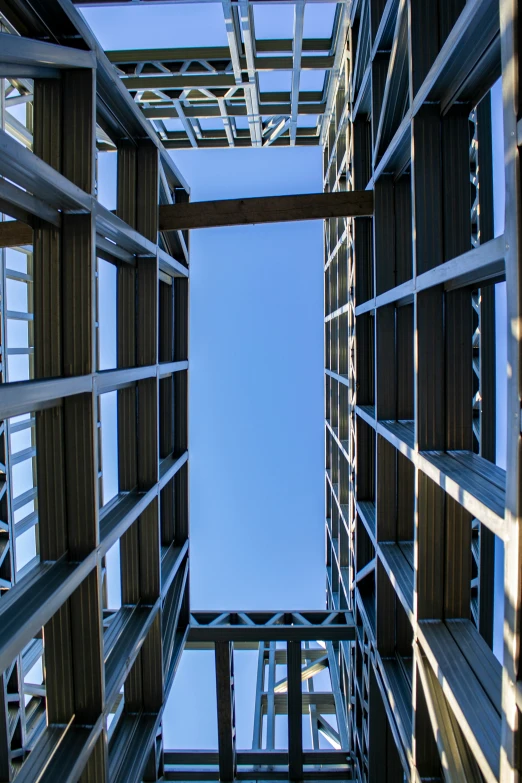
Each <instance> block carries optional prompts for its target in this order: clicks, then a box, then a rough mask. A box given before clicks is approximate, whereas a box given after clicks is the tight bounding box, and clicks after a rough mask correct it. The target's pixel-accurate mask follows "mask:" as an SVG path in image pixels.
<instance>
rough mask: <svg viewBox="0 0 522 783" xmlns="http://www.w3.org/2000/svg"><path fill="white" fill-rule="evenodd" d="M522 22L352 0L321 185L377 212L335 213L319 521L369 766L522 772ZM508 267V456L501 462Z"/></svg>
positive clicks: (446, 775)
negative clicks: (497, 165) (497, 199)
mask: <svg viewBox="0 0 522 783" xmlns="http://www.w3.org/2000/svg"><path fill="white" fill-rule="evenodd" d="M520 25H521V20H520V15H519V8H518V3H516V2H512V1H511V0H501V2H500V3H498V2H496V0H473V1H472V2H463V1H462V2H459V1H457V2H454V1H453V0H443V1H442V2H440V3H438V4H437V3H425V2H423V0H395V1H394V0H389V1H388V2H385V0H382V2H381V1H380V0H367V1H366V2H365V1H364V0H361V1H360V2H354V3H352V5H351V8H350V18H349V27H350V33H349V36H348V40H347V42H346V56H345V59H344V65H343V68H344V72H343V73H344V78H343V79H342V83H341V84H340V85H339V89H338V91H337V96H336V100H335V101H334V103H335V116H334V117H332V119H331V123H330V128H329V133H328V139H327V143H326V144H325V147H324V177H325V179H324V187H325V190H326V191H328V192H333V191H342V190H362V189H365V188H366V189H372V190H373V193H374V216H373V219H372V218H364V217H359V218H355V219H349V220H342V219H341V220H339V219H336V220H329V221H326V223H325V345H326V351H325V355H326V370H325V387H326V516H327V601H328V606H329V607H331V608H332V609H335V610H338V611H339V610H343V609H346V610H349V611H351V612H352V613H353V616H354V622H355V625H356V628H357V639H356V643H355V644H353V645H352V646H351V647H350V649H349V650H346V648H345V647H342V648H341V655H342V658H341V682H342V683H343V685H344V688H345V693H346V696H347V699H348V700H349V704H350V707H349V718H348V720H349V732H350V737H351V740H352V744H351V751H352V754H353V761H354V764H355V768H356V772H355V776H356V778H357V779H358V780H363V781H366V780H367V781H390V782H391V781H403V779H407V780H411V781H420V780H428V779H429V780H459V781H460V780H466V781H472V780H477V781H482V780H488V781H496V780H502V781H515V780H519V779H520V773H521V765H520V757H519V755H518V750H517V748H518V746H519V743H520V737H519V731H520V729H519V725H520V716H519V708H520V706H522V701H521V699H520V693H521V692H522V691H521V689H520V683H519V682H518V670H519V654H520V643H519V633H520V630H519V628H520V625H519V616H520V615H519V613H520V573H521V572H520V562H519V546H520V545H519V525H520V519H519V518H520V490H519V487H520V460H519V444H520V421H519V416H520V386H519V384H520V374H519V350H520V344H519V330H518V327H517V328H514V327H513V324H515V323H517V324H518V320H519V317H520V302H519V283H518V269H519V261H520V248H519V245H518V241H519V231H520V197H521V193H520V179H519V176H520V174H519V149H518V146H517V143H518V144H520V142H521V135H520V127H519V126H517V123H518V121H519V117H520V114H519V112H520V107H519V105H518V95H517V92H516V89H518V88H515V85H518V84H519V81H520V75H521V74H520V63H519V55H518V49H517V45H518V37H517V35H518V36H519V35H520V29H521V27H520ZM500 76H502V91H503V100H504V116H503V126H504V131H503V133H504V139H503V143H504V155H505V161H506V169H505V178H506V184H505V190H506V211H505V228H504V233H503V234H501V235H500V236H496V237H495V235H494V221H493V200H494V182H493V178H494V175H498V174H499V172H498V170H497V172H494V171H493V166H492V116H491V88H492V87H493V85H494V84H495V82H496V81H497V79H498V78H499V77H500ZM494 119H495V122H496V123H497V125H498V124H501V119H500V118H499V117H496V118H494ZM517 131H518V137H517ZM517 138H518V142H517ZM500 189H502V185H500ZM502 280H506V282H507V297H508V304H507V323H506V327H505V328H506V331H507V332H508V367H509V369H508V379H507V388H508V398H507V400H506V403H507V406H508V415H507V428H508V432H507V470H503V469H501V468H500V467H498V466H497V465H496V464H495V459H496V448H495V441H496V421H495V418H496V402H495V383H496V366H495V364H496V357H495V285H494V284H495V283H497V282H499V281H502ZM498 372H500V373H503V372H504V371H503V370H499V371H498ZM502 434H503V433H502ZM495 540H497V547H498V546H499V545H500V546H502V542H503V544H504V548H505V558H504V561H505V565H504V569H505V574H504V594H505V606H502V605H501V604H500V605H499V601H498V599H497V601H496V602H495V595H494V589H495V587H494V585H495V569H496V566H495ZM497 568H498V566H497ZM497 581H498V579H497ZM495 613H496V614H497V615H500V616H501V617H502V616H503V630H502V632H503V637H504V638H503V642H504V650H503V655H504V665H503V666H502V665H501V664H500V663H499V661H498V660H497V658H496V657H495V655H494V654H493V651H492V646H493V620H494V614H495Z"/></svg>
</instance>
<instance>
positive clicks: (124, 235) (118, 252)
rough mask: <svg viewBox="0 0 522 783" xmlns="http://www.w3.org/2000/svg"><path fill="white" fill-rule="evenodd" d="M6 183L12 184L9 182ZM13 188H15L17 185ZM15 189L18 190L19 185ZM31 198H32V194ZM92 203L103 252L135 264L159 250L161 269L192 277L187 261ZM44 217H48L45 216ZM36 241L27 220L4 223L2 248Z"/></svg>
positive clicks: (1, 226)
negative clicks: (176, 256) (139, 259)
mask: <svg viewBox="0 0 522 783" xmlns="http://www.w3.org/2000/svg"><path fill="white" fill-rule="evenodd" d="M5 184H8V185H9V183H5ZM11 187H12V188H14V186H11ZM15 190H18V188H16V189H15ZM20 193H21V194H23V195H24V196H26V197H27V196H29V194H27V193H25V192H24V191H20ZM29 198H32V197H30V196H29ZM91 206H92V207H93V210H94V213H95V217H96V231H97V233H96V246H97V248H98V250H99V251H100V252H103V253H104V254H105V255H109V256H113V257H114V258H117V259H119V260H120V261H124V262H125V263H130V264H134V262H135V256H136V255H140V256H147V255H150V256H155V255H156V252H157V253H158V255H159V264H160V269H161V270H162V271H163V272H166V273H167V274H168V275H172V276H173V277H187V276H188V270H187V268H186V267H184V266H183V264H180V262H179V261H177V260H176V259H175V258H172V256H169V254H168V253H166V252H165V251H164V250H162V249H161V248H157V247H156V245H155V244H154V243H153V242H150V241H149V240H148V239H145V237H143V236H141V234H138V232H137V231H135V230H134V229H133V228H131V227H130V226H128V225H127V224H126V223H124V222H123V220H120V218H119V217H117V216H116V215H115V214H114V213H112V212H110V211H109V210H108V209H106V208H105V207H104V206H103V205H101V204H99V203H97V202H95V201H93V202H92V204H91ZM56 214H57V216H58V222H59V221H60V220H61V217H60V215H59V213H56ZM41 217H42V218H44V216H43V215H41ZM44 219H45V218H44ZM33 241H34V233H33V229H32V227H31V226H30V225H28V224H27V223H23V222H22V221H20V220H9V221H6V222H4V223H0V248H2V247H19V246H24V245H32V244H33Z"/></svg>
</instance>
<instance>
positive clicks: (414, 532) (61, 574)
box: [0, 0, 522, 783]
mask: <svg viewBox="0 0 522 783" xmlns="http://www.w3.org/2000/svg"><path fill="white" fill-rule="evenodd" d="M138 1H139V0H138ZM110 2H114V0H110ZM98 3H99V4H103V0H101V3H100V0H98ZM266 3H267V0H265V4H266ZM222 5H223V13H224V24H225V26H226V30H227V35H228V42H229V46H228V47H221V48H206V49H197V50H194V49H183V50H180V49H175V50H172V49H169V50H140V51H123V52H109V53H107V54H106V53H104V52H103V51H102V50H101V48H100V46H99V44H98V43H97V41H96V39H95V38H94V35H93V34H92V32H91V31H90V29H89V28H88V26H87V24H86V23H85V21H84V19H83V17H82V16H81V14H80V13H79V12H78V11H77V9H76V8H75V7H74V5H73V4H72V3H71V2H70V0H33V1H32V2H28V1H27V0H0V212H1V213H2V221H1V222H0V254H1V261H2V264H1V270H2V275H1V278H0V281H1V282H0V286H1V289H0V315H1V319H0V346H1V364H0V373H1V379H0V380H1V385H0V422H1V424H0V678H1V687H0V701H1V709H0V780H1V781H5V782H6V783H8V782H10V781H12V780H14V779H15V778H16V780H20V781H28V782H29V781H41V782H43V781H49V783H51V782H54V781H58V780H59V781H60V782H61V781H67V782H68V783H76V781H82V783H87V781H93V783H94V781H96V783H100V782H101V783H103V781H111V783H112V781H118V782H120V781H121V783H129V782H130V783H133V782H134V783H139V782H140V781H159V780H184V781H187V780H194V781H195V780H197V781H202V780H222V781H233V780H293V781H301V780H321V781H328V780H345V781H352V780H353V781H358V782H360V783H363V782H367V783H370V782H372V783H373V782H374V783H382V782H387V783H403V781H404V780H408V781H411V782H412V783H420V781H428V780H430V781H437V780H440V781H442V780H445V781H449V780H451V781H477V782H479V781H487V782H488V783H492V782H493V781H499V782H501V783H515V782H516V781H520V780H521V777H522V763H521V761H520V742H521V741H522V738H521V737H520V724H521V720H520V714H519V711H520V709H522V685H521V684H520V683H521V681H520V680H519V669H520V602H521V594H522V580H521V568H520V545H521V542H520V536H519V530H520V513H521V511H520V503H521V498H520V489H519V488H520V486H521V485H522V482H521V476H520V457H519V452H520V433H521V424H520V400H521V396H522V395H521V392H522V390H521V389H520V383H521V377H522V374H521V370H520V367H521V364H520V322H521V305H520V293H519V292H520V284H519V279H518V270H519V264H520V254H521V250H520V246H519V237H520V227H521V198H522V193H521V186H520V161H519V144H522V116H521V113H522V109H521V108H520V106H519V92H520V84H522V73H521V65H520V59H519V53H518V42H519V40H520V36H521V35H522V18H521V16H520V11H519V7H518V2H517V0H500V2H499V0H467V2H466V0H438V2H433V3H427V2H425V0H353V2H339V3H337V10H336V15H335V21H334V28H333V31H332V37H331V38H330V39H328V40H316V39H307V38H305V37H304V36H303V20H304V13H305V0H303V2H297V3H296V4H295V7H294V35H293V38H292V39H291V40H286V39H281V40H277V41H274V40H263V39H258V38H256V35H255V32H254V10H253V8H254V6H253V3H251V2H250V0H227V1H226V2H223V4H222ZM115 66H116V67H115ZM306 68H315V69H320V70H325V71H326V72H327V76H326V80H325V83H324V87H323V90H322V91H321V92H319V93H317V94H315V93H306V92H305V93H303V92H302V91H300V73H301V72H302V70H303V69H306ZM263 69H268V70H274V71H277V70H278V69H279V70H284V69H288V70H289V71H290V72H291V90H290V92H288V93H274V94H271V93H268V94H267V93H263V92H262V91H260V90H259V72H260V71H261V70H263ZM500 76H501V77H502V92H503V107H504V108H503V118H502V121H503V145H504V146H503V149H504V162H505V194H506V198H505V225H504V231H503V233H502V234H500V235H498V236H495V231H494V202H495V187H494V179H495V177H496V176H497V172H496V171H495V170H494V166H493V148H492V144H493V142H492V139H493V126H494V124H495V122H497V124H498V122H499V118H496V117H494V116H492V110H491V106H492V104H491V90H492V88H493V86H494V84H495V83H496V81H497V80H498V78H499V77H500ZM15 109H16V111H15ZM20 111H23V112H25V114H24V117H25V119H24V120H23V121H22V120H21V119H20V116H21V115H20V114H19V113H17V112H20ZM306 114H317V115H318V117H319V119H318V122H317V124H316V125H315V126H314V127H313V128H303V127H301V126H300V125H299V121H298V118H299V116H301V115H306ZM213 117H215V118H218V119H219V122H220V123H221V126H220V127H219V128H218V127H217V125H216V127H215V129H214V130H212V129H208V130H206V129H204V128H203V127H202V125H201V123H200V120H202V119H208V118H213ZM237 117H245V118H247V120H248V128H239V127H238V124H237V123H236V118H237ZM169 119H176V120H179V121H180V122H181V123H182V125H183V130H168V128H167V125H166V124H165V123H166V121H167V120H169ZM271 144H274V145H289V146H292V145H294V144H322V145H323V149H324V191H325V194H326V195H323V194H311V195H308V196H299V197H291V196H289V197H283V198H281V197H279V198H274V199H268V200H265V199H252V200H241V201H239V202H223V203H221V204H220V203H219V202H208V203H206V204H201V205H199V206H196V205H194V204H190V203H189V190H188V186H187V185H186V183H185V182H184V181H183V179H182V177H181V175H180V174H179V172H178V171H177V170H176V168H175V166H174V165H173V164H172V161H171V159H170V157H169V155H168V153H167V152H166V148H168V147H183V146H194V147H209V146H250V145H252V146H268V145H271ZM109 150H112V151H113V152H114V154H115V155H117V163H118V165H117V205H116V210H115V211H114V212H111V211H110V210H109V209H107V208H105V207H104V206H103V205H102V204H101V203H100V201H99V200H98V177H97V167H98V153H102V152H104V151H109ZM254 202H255V203H254ZM285 212H286V215H285ZM312 217H325V218H326V219H325V223H324V235H325V264H324V272H325V404H326V412H325V419H326V423H325V435H326V449H325V451H326V455H325V456H326V477H325V485H326V574H327V580H326V609H325V610H324V611H314V612H310V611H306V610H303V611H301V612H296V611H284V610H282V611H277V612H276V611H274V612H252V611H248V610H247V611H241V610H238V609H235V610H226V611H223V612H192V613H191V608H190V602H189V592H188V546H189V525H188V511H189V509H188V461H187V460H188V431H187V375H188V278H189V251H188V247H189V234H188V229H189V228H197V227H204V226H209V225H229V224H234V223H237V224H240V223H244V222H256V221H259V222H269V221H270V220H281V219H286V220H288V219H291V220H297V219H305V218H312ZM102 262H103V263H108V264H109V265H110V267H111V269H113V270H114V274H115V279H116V319H117V329H116V334H117V339H116V362H115V367H114V368H112V369H101V361H100V343H101V340H100V322H101V318H102V316H103V313H100V307H99V299H100V297H99V275H100V271H101V263H102ZM504 280H505V281H506V283H507V319H506V321H507V322H506V324H505V330H506V332H507V351H508V353H507V361H508V368H507V372H506V374H507V400H506V406H507V433H506V435H507V460H506V461H507V469H506V470H503V469H502V468H500V467H499V466H497V465H496V464H495V459H496V441H497V439H498V438H499V435H500V433H499V432H498V429H497V424H496V420H495V419H496V410H497V408H498V400H496V379H497V377H498V375H499V373H501V374H503V370H502V369H497V357H496V335H497V333H498V319H497V317H496V313H495V284H496V283H498V282H501V281H504ZM21 335H22V336H23V337H22V336H21ZM15 368H16V372H18V373H19V372H20V368H22V370H23V373H22V374H23V377H24V380H14V378H15V377H17V376H16V373H15ZM107 393H115V394H116V395H117V422H116V423H117V454H118V457H117V474H118V476H117V487H118V490H117V492H116V495H115V496H114V497H113V498H112V499H110V500H108V501H106V499H105V494H106V493H105V486H104V479H105V480H106V478H107V474H106V472H105V473H104V469H103V468H104V466H103V464H102V453H103V442H104V432H105V431H106V428H107V427H108V425H109V422H108V421H107V418H106V416H104V413H103V399H104V398H103V395H104V394H107ZM104 428H105V429H104ZM21 465H23V466H24V471H25V472H24V476H25V477H26V479H25V481H26V483H25V484H24V486H23V487H21V489H20V486H21V485H20V482H19V481H18V479H17V475H18V471H19V467H20V466H21ZM24 536H29V538H30V540H31V546H32V547H33V548H32V549H30V555H29V556H25V555H24V556H23V555H22V550H23V548H22V547H21V545H20V542H21V541H22V540H25V539H22V537H24ZM502 545H503V552H504V569H503V582H504V599H505V604H504V606H499V602H498V600H497V601H495V589H496V587H495V585H496V583H498V578H497V579H495V574H496V570H497V568H498V564H496V562H497V561H498V558H496V557H495V552H496V551H497V552H498V551H500V548H501V547H502ZM114 547H119V553H120V573H119V583H120V585H121V605H120V606H118V607H115V606H114V605H113V604H112V603H111V601H110V599H109V595H108V592H109V591H108V571H109V570H110V568H111V565H110V556H111V555H110V553H111V552H112V551H113V548H114ZM26 548H27V547H26ZM495 617H500V618H501V620H503V645H504V651H503V664H501V663H499V661H498V660H497V658H496V656H495V655H494V654H493V651H492V647H493V641H494V638H493V636H494V635H493V629H494V620H495ZM184 649H189V650H190V649H200V650H213V651H214V659H215V673H216V695H217V726H218V747H217V748H216V749H214V750H208V751H195V750H190V749H187V750H169V749H164V747H163V733H162V712H163V707H164V704H165V701H166V699H167V697H168V694H169V692H170V690H171V686H172V683H173V680H174V676H175V673H176V669H177V666H178V663H179V660H180V657H181V654H182V651H183V650H184ZM242 649H249V650H256V651H257V652H258V667H257V682H256V697H255V705H254V727H253V742H252V748H251V749H248V750H245V749H241V748H238V747H237V743H236V715H235V678H234V651H235V650H242ZM278 667H282V669H278ZM281 671H282V672H283V673H281ZM325 673H326V674H328V682H329V686H328V689H326V690H325V689H324V687H323V686H316V684H315V683H316V682H317V681H318V680H319V679H320V676H321V675H322V674H325ZM315 678H317V680H316V679H315ZM279 716H285V717H284V720H285V721H286V727H287V731H288V742H287V746H286V747H284V748H277V742H276V729H275V726H276V719H277V717H279ZM303 720H305V721H307V724H306V725H307V726H308V727H309V730H310V737H311V742H312V747H311V748H306V747H305V741H304V734H303V725H304V723H303Z"/></svg>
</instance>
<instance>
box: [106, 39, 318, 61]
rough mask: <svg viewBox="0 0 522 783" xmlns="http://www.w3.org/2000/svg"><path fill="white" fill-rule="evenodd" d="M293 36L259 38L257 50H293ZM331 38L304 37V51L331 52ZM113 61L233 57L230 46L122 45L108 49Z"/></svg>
mask: <svg viewBox="0 0 522 783" xmlns="http://www.w3.org/2000/svg"><path fill="white" fill-rule="evenodd" d="M292 44H293V40H292V39H291V38H282V39H281V40H279V39H261V40H259V41H256V51H257V52H263V54H270V53H276V52H277V53H278V52H289V53H291V52H292ZM330 49H331V41H330V39H329V38H304V39H303V51H304V52H329V51H330ZM105 54H106V55H107V57H108V58H109V60H110V61H111V63H115V64H118V65H122V64H125V63H136V64H137V63H151V62H185V61H186V60H229V59H230V49H229V48H228V46H190V47H189V46H187V47H183V48H180V47H178V48H169V49H118V50H112V51H106V52H105Z"/></svg>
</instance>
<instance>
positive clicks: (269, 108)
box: [79, 0, 347, 149]
mask: <svg viewBox="0 0 522 783" xmlns="http://www.w3.org/2000/svg"><path fill="white" fill-rule="evenodd" d="M109 1H110V3H111V4H113V3H114V0H109ZM138 1H139V0H138ZM307 1H308V2H311V1H315V0H299V2H297V3H296V5H295V10H294V30H293V37H292V38H291V39H281V40H279V39H273V40H267V39H258V38H257V37H256V34H255V27H254V10H253V9H254V3H253V2H252V0H224V2H223V3H222V6H223V23H224V25H225V27H226V31H227V37H228V47H227V46H225V47H223V46H216V47H203V48H181V49H150V50H147V49H140V50H123V51H110V52H107V55H108V57H109V59H110V61H111V62H112V63H114V65H115V66H116V68H117V69H118V72H119V74H120V76H121V79H122V82H123V84H124V85H125V86H126V87H127V88H128V90H129V91H130V93H131V95H132V97H133V99H134V101H135V102H136V103H137V104H138V105H139V106H140V108H141V109H142V110H143V114H144V116H145V117H147V118H148V119H150V120H151V121H152V122H153V125H154V126H155V128H156V130H157V132H158V135H159V137H160V138H161V140H162V142H163V144H164V146H165V147H166V148H167V149H169V148H179V147H196V148H206V147H223V146H229V147H249V146H252V147H268V146H272V145H273V146H289V145H290V146H294V145H296V144H297V145H308V144H320V143H321V140H322V132H323V127H324V118H325V117H326V125H328V118H329V116H330V113H331V110H332V101H333V96H334V92H335V88H336V84H337V78H338V71H339V52H340V51H342V42H343V41H344V39H345V37H346V26H347V13H346V7H347V4H346V2H345V0H339V2H337V10H336V14H335V19H334V24H333V30H332V35H331V37H330V38H326V39H318V38H303V23H304V13H305V4H306V2H307ZM121 2H122V4H125V2H126V0H121ZM79 4H80V5H81V4H83V5H89V2H88V1H87V2H83V0H82V2H81V3H79ZM96 4H97V5H103V4H104V0H102V1H101V2H98V0H97V2H96ZM339 42H341V45H339ZM278 71H279V72H289V71H290V72H291V89H290V91H289V92H288V91H285V90H284V89H282V90H279V91H272V92H266V91H261V90H260V84H259V74H260V73H263V72H278ZM303 71H316V72H317V71H321V72H322V71H325V74H326V75H325V80H324V84H323V87H322V89H321V90H317V91H306V90H300V87H299V83H300V75H301V73H302V72H303ZM307 117H308V118H315V122H314V123H312V125H311V126H310V123H309V122H308V123H306V125H305V126H304V127H301V126H300V123H299V122H298V120H299V118H302V119H303V120H305V119H306V118H307ZM171 120H178V121H179V123H180V124H181V126H182V127H181V128H180V129H172V128H170V129H169V127H168V126H169V121H171ZM201 120H203V121H204V122H203V123H202V122H201ZM210 120H212V122H209V121H210ZM242 120H244V122H242ZM209 124H210V125H212V127H210V128H209V127H207V126H208V125H209Z"/></svg>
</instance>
